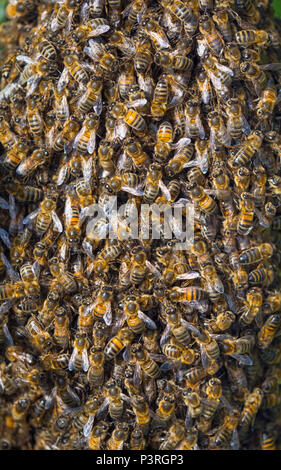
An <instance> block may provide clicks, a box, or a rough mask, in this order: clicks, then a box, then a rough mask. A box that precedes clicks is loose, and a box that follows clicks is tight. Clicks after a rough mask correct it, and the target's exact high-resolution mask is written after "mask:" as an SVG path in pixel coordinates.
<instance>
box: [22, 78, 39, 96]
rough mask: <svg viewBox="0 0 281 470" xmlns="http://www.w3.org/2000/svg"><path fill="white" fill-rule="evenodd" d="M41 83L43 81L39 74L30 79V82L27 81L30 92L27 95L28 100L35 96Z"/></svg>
mask: <svg viewBox="0 0 281 470" xmlns="http://www.w3.org/2000/svg"><path fill="white" fill-rule="evenodd" d="M40 81H41V77H40V75H38V74H36V75H33V77H30V78H29V80H27V86H28V91H27V93H26V96H27V98H28V97H29V96H31V95H33V93H34V92H35V90H36V88H37V87H38V85H39V83H40Z"/></svg>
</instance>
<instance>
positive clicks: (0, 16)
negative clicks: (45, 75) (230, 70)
mask: <svg viewBox="0 0 281 470" xmlns="http://www.w3.org/2000/svg"><path fill="white" fill-rule="evenodd" d="M7 3H8V0H0V23H2V22H3V21H4V20H5V7H6V5H7ZM272 6H273V8H274V10H275V13H276V16H278V17H279V18H281V0H274V1H273V3H272Z"/></svg>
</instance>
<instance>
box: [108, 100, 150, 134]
mask: <svg viewBox="0 0 281 470" xmlns="http://www.w3.org/2000/svg"><path fill="white" fill-rule="evenodd" d="M130 106H131V104H130V103H129V102H127V103H126V105H125V104H123V103H121V102H119V103H118V102H117V103H115V102H113V103H111V104H110V105H109V107H108V111H109V113H110V114H111V115H112V116H113V117H114V118H115V119H117V120H122V122H123V121H124V123H125V124H127V125H128V126H129V127H132V129H133V130H134V131H135V133H136V134H137V135H143V134H144V133H145V132H146V122H145V120H144V119H143V117H142V116H141V115H140V114H139V113H138V112H137V111H135V110H134V109H130Z"/></svg>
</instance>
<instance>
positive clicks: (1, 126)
mask: <svg viewBox="0 0 281 470" xmlns="http://www.w3.org/2000/svg"><path fill="white" fill-rule="evenodd" d="M0 142H1V144H2V145H3V147H4V148H5V149H7V150H10V149H11V148H12V147H13V145H15V144H16V143H17V139H16V136H15V134H14V133H13V132H12V131H11V129H10V127H9V124H8V123H7V122H6V120H5V117H4V116H0ZM12 160H14V159H12Z"/></svg>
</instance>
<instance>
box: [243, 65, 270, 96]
mask: <svg viewBox="0 0 281 470" xmlns="http://www.w3.org/2000/svg"><path fill="white" fill-rule="evenodd" d="M240 71H241V73H242V74H243V75H245V78H246V79H247V80H249V81H250V83H251V84H252V85H253V88H254V90H255V92H256V94H258V95H259V96H260V93H261V91H262V90H264V89H265V87H266V85H267V82H268V76H267V74H266V72H265V71H264V70H263V69H262V67H261V66H259V65H256V64H253V63H251V62H242V63H241V64H240Z"/></svg>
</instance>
